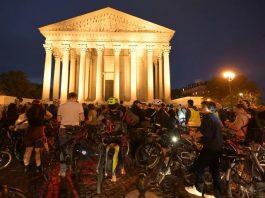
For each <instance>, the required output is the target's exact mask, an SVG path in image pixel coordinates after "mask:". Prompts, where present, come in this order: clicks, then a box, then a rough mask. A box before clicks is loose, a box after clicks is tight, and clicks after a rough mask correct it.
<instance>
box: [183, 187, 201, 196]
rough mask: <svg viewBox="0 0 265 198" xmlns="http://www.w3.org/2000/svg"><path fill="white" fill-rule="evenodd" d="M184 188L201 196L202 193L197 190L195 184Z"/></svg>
mask: <svg viewBox="0 0 265 198" xmlns="http://www.w3.org/2000/svg"><path fill="white" fill-rule="evenodd" d="M185 190H186V191H187V192H188V193H190V194H192V195H196V196H199V197H202V193H201V192H199V191H198V190H197V189H196V187H195V186H190V187H185Z"/></svg>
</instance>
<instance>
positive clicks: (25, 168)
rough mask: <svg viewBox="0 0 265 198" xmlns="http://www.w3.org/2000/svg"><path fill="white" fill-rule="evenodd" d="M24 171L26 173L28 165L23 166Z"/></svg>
mask: <svg viewBox="0 0 265 198" xmlns="http://www.w3.org/2000/svg"><path fill="white" fill-rule="evenodd" d="M24 172H25V173H28V172H29V165H27V166H24Z"/></svg>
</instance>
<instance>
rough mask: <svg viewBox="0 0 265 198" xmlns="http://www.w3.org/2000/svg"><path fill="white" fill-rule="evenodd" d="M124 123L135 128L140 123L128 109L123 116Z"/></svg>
mask: <svg viewBox="0 0 265 198" xmlns="http://www.w3.org/2000/svg"><path fill="white" fill-rule="evenodd" d="M124 121H125V122H126V123H127V124H128V125H129V126H135V125H136V124H138V123H139V122H140V118H139V116H137V115H135V114H134V113H133V112H132V110H130V109H128V110H127V111H126V113H125V115H124Z"/></svg>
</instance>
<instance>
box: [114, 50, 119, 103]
mask: <svg viewBox="0 0 265 198" xmlns="http://www.w3.org/2000/svg"><path fill="white" fill-rule="evenodd" d="M113 47H114V48H113V49H114V56H115V57H114V97H115V98H118V99H119V98H120V52H121V46H120V45H115V46H113Z"/></svg>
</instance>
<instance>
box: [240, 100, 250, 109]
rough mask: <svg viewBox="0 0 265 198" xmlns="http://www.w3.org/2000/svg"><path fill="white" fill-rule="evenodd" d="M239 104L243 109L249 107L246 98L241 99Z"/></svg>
mask: <svg viewBox="0 0 265 198" xmlns="http://www.w3.org/2000/svg"><path fill="white" fill-rule="evenodd" d="M240 104H242V105H243V106H244V108H245V109H249V108H250V102H249V101H248V100H242V101H241V102H240Z"/></svg>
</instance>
